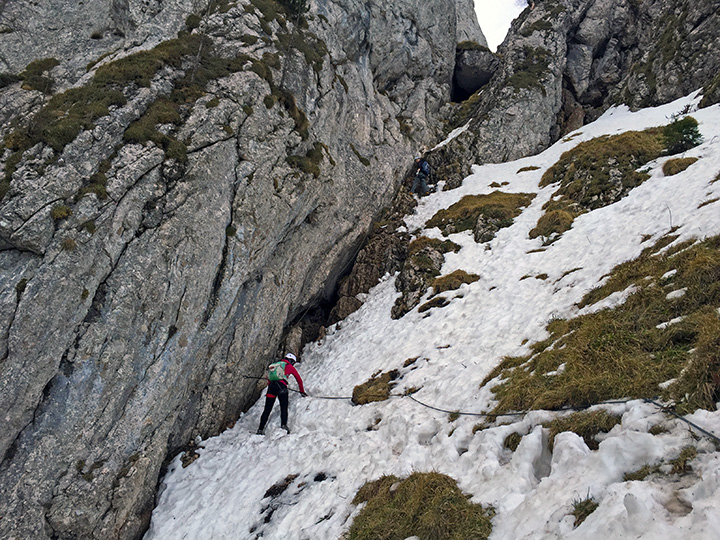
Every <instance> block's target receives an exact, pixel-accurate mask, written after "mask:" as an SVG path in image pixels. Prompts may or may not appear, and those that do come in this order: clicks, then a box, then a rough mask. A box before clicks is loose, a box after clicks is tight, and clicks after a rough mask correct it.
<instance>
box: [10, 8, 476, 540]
mask: <svg viewBox="0 0 720 540" xmlns="http://www.w3.org/2000/svg"><path fill="white" fill-rule="evenodd" d="M4 5H5V6H6V10H5V11H4V12H3V16H4V17H6V18H7V17H9V15H10V14H17V13H21V10H20V8H27V9H30V10H31V11H32V9H37V10H38V14H40V15H42V17H39V18H38V19H37V20H36V21H32V22H31V21H29V20H28V21H24V22H25V23H27V24H28V25H36V24H37V26H32V30H33V32H34V33H35V34H36V35H34V36H33V37H32V39H31V40H30V41H29V43H30V44H31V47H30V49H31V50H33V51H36V52H37V51H40V50H42V51H45V50H47V51H49V52H52V54H53V55H57V56H58V58H59V59H61V60H62V63H61V65H60V66H58V67H57V68H54V70H53V72H52V75H54V76H56V77H57V78H58V79H60V80H62V81H64V82H68V81H71V80H74V77H73V76H71V75H72V74H73V73H77V71H78V68H79V66H82V69H84V66H85V64H86V63H87V61H88V59H93V58H96V57H97V55H98V53H100V52H101V51H103V52H105V51H106V49H104V48H102V47H100V44H101V43H102V42H104V40H106V39H107V40H115V39H117V45H118V47H120V46H121V45H122V47H126V46H128V45H129V43H130V42H129V41H128V40H132V42H133V43H135V42H138V41H141V42H142V46H141V48H142V49H144V50H147V51H150V52H149V54H150V55H152V54H155V53H153V52H152V51H151V49H150V46H149V43H150V42H151V41H153V42H154V41H155V40H156V41H160V40H161V39H163V38H165V37H168V36H174V35H175V33H176V32H177V31H178V30H179V29H181V27H182V26H183V23H182V21H184V20H185V18H186V17H187V14H188V12H189V11H191V10H192V9H198V6H197V4H196V3H193V2H185V3H183V2H180V1H176V2H173V1H167V2H147V1H144V2H134V1H132V0H127V1H116V2H112V3H110V5H109V6H108V3H107V2H99V1H98V2H85V6H84V7H83V8H82V10H83V11H82V12H81V11H79V10H80V9H81V8H78V7H77V5H75V4H74V3H71V2H57V3H53V4H52V5H51V6H50V7H47V6H46V7H38V6H35V5H34V4H31V5H26V4H25V3H21V2H19V1H18V2H15V3H7V4H4ZM257 5H258V6H260V5H262V4H261V3H258V4H257ZM51 7H52V10H51ZM11 8H12V9H11ZM31 8H32V9H31ZM225 8H227V9H225ZM13 10H15V11H13ZM53 10H54V11H53ZM87 10H90V11H91V12H92V13H93V14H94V16H96V20H98V21H101V28H100V29H99V30H98V31H102V32H103V36H104V37H103V39H102V40H100V39H94V38H91V39H93V41H89V40H88V36H86V35H85V30H80V31H78V32H79V34H78V35H74V36H73V35H71V34H72V32H71V31H70V29H71V28H81V29H82V28H85V26H82V25H80V24H79V23H78V25H76V26H73V24H75V23H77V22H78V21H80V20H83V21H84V19H82V18H83V17H84V18H86V19H87V21H90V18H89V17H88V15H87V13H90V11H87ZM185 10H187V11H185ZM65 11H67V13H65ZM61 12H62V15H60V14H59V13H61ZM23 13H27V12H23ZM53 13H55V14H56V17H55V19H56V20H55V23H54V24H55V25H56V26H57V29H56V28H55V26H52V27H49V26H47V25H46V24H45V23H46V22H47V21H50V20H52V19H53V15H52V14H53ZM81 14H82V17H81ZM13 16H15V15H13ZM307 19H308V28H307V29H305V30H300V31H298V32H297V35H296V36H295V38H296V39H297V41H296V44H295V46H293V47H291V48H290V49H289V52H288V48H287V46H286V45H284V44H285V43H287V41H282V40H283V39H285V40H287V39H288V37H289V36H290V37H292V36H293V35H294V32H293V26H292V23H291V22H289V20H288V18H286V17H285V16H282V17H281V16H277V17H276V16H274V15H272V14H269V13H264V12H263V11H262V10H261V9H260V8H259V7H253V6H251V4H250V3H249V2H247V1H241V2H238V3H237V5H234V3H228V4H227V5H226V6H225V5H224V7H223V9H218V10H217V11H214V12H208V14H206V15H205V16H204V17H203V18H202V20H201V23H200V26H199V27H198V28H197V29H196V30H195V31H194V33H195V34H196V35H197V34H198V33H203V34H204V35H205V36H206V37H207V38H208V39H209V41H205V42H204V43H203V47H207V48H208V49H206V50H212V52H213V54H214V55H215V56H214V58H216V59H234V60H233V62H235V63H233V64H232V65H233V66H234V67H233V68H232V69H231V70H230V72H229V73H223V74H222V75H221V76H211V77H209V82H207V84H205V86H204V89H203V90H204V93H203V94H202V95H200V94H198V95H194V94H192V96H194V97H186V98H185V100H184V101H182V102H178V101H175V102H172V103H175V105H173V106H172V107H175V108H172V107H170V106H169V105H168V103H169V102H171V98H172V95H170V92H171V91H172V89H173V88H174V87H177V86H176V85H177V84H178V81H179V80H181V79H182V78H183V77H186V76H188V75H189V76H191V77H197V78H200V76H201V75H202V73H201V72H200V71H199V70H198V67H197V66H198V65H197V63H194V61H193V58H194V55H188V56H187V57H186V58H185V59H184V60H182V62H180V61H178V62H176V63H173V62H175V60H173V58H174V57H173V56H172V55H169V56H167V57H164V58H166V59H165V60H163V62H164V63H163V64H162V67H161V68H160V69H158V70H157V71H156V72H154V73H155V74H154V75H153V76H152V78H151V82H150V83H149V85H148V86H144V85H143V84H142V81H141V80H140V79H138V78H135V79H133V80H134V81H140V82H129V83H127V84H125V85H124V86H120V90H121V91H122V94H123V96H124V99H123V100H119V101H118V102H117V103H116V104H114V105H111V106H110V107H109V109H108V110H107V113H108V114H104V115H103V114H100V116H99V117H98V118H95V119H94V120H93V121H92V122H91V125H89V126H85V128H84V129H81V130H80V132H79V134H78V135H77V136H76V137H73V138H72V142H69V143H67V144H63V145H59V144H58V146H60V148H58V147H54V146H51V145H50V144H46V143H43V142H35V143H33V145H32V146H31V147H29V148H27V149H25V150H24V151H23V150H20V151H14V149H13V148H12V147H8V149H6V150H5V152H4V154H3V155H2V160H1V161H0V164H1V165H2V169H0V173H1V174H3V175H5V177H6V180H5V181H3V184H2V185H3V186H5V187H6V188H7V192H6V194H5V195H4V196H3V197H2V198H1V199H0V250H1V251H0V314H1V315H0V418H2V423H3V429H2V430H0V461H1V463H0V515H2V520H0V537H2V538H8V539H11V538H14V539H21V538H22V539H26V538H32V539H43V538H58V539H71V538H72V539H76V538H87V539H94V538H97V539H103V540H105V539H134V538H138V537H139V536H140V535H141V534H142V532H143V531H144V529H145V527H146V526H147V523H148V521H149V515H150V511H151V509H152V506H153V502H154V501H153V497H154V491H155V486H156V483H157V480H158V477H159V474H160V470H161V466H162V463H163V461H164V460H165V459H166V457H167V456H168V455H173V454H174V453H176V452H177V451H178V450H179V449H181V448H182V447H184V446H185V445H187V444H188V443H189V442H190V441H192V440H194V439H195V438H196V437H197V436H200V437H206V436H209V435H212V434H216V433H218V432H219V431H221V430H222V429H223V428H224V426H226V425H227V424H228V423H229V422H231V421H233V420H234V419H235V418H236V417H237V415H238V414H239V412H240V411H241V410H243V408H245V407H246V406H247V405H248V404H249V403H250V402H251V400H252V399H253V396H256V395H257V394H256V391H257V390H256V385H255V382H254V381H252V382H250V381H248V380H246V379H243V375H244V374H250V375H259V374H260V373H261V372H262V370H263V369H264V366H265V365H266V364H267V363H268V361H269V360H271V359H272V358H273V357H274V355H275V354H276V352H277V349H278V345H279V344H280V343H281V342H282V341H283V338H284V335H285V333H286V331H287V326H288V324H289V323H290V322H291V321H293V320H294V319H295V318H296V317H297V315H298V314H299V313H301V312H303V311H304V309H305V308H306V307H307V306H309V305H312V304H313V303H314V302H316V301H318V300H319V299H321V298H323V297H325V296H327V295H329V293H330V292H331V290H332V289H333V286H334V283H335V282H336V281H337V278H338V276H339V275H340V274H341V272H342V271H343V270H344V268H345V266H346V264H347V262H348V260H349V259H350V258H351V257H352V256H353V254H354V251H355V249H356V247H357V244H358V241H359V239H360V237H361V236H362V235H363V234H364V233H365V232H366V231H367V230H368V228H369V226H370V223H371V221H372V219H373V217H374V216H375V215H376V213H377V212H378V209H379V208H382V207H383V206H386V205H387V204H388V203H389V202H390V201H391V200H392V197H393V195H394V193H395V191H396V189H397V187H398V185H399V181H400V178H401V176H402V173H403V172H404V171H405V169H406V168H407V167H408V165H409V160H410V159H411V158H412V155H413V154H414V152H415V146H416V145H417V144H422V143H425V144H428V143H430V142H431V141H433V140H434V139H435V137H436V136H437V135H438V133H437V132H436V131H435V130H436V129H437V128H436V126H438V125H439V124H440V122H438V121H436V118H435V115H436V114H437V111H438V110H439V108H440V105H442V104H444V103H446V102H447V100H448V99H449V91H450V82H451V77H452V73H453V64H454V58H455V45H456V43H457V37H456V20H457V16H456V11H455V2H454V0H435V1H433V2H427V1H422V2H421V1H417V0H402V1H399V2H398V1H393V2H389V1H388V2H373V3H366V2H360V1H357V0H341V1H340V0H336V1H330V0H317V1H315V2H313V3H312V9H311V12H310V14H309V15H308V17H307ZM41 21H45V22H42V24H41ZM17 24H20V23H19V22H18V23H17ZM48 24H49V23H48ZM88 24H89V23H88ZM17 28H18V30H16V31H15V32H13V33H10V34H0V39H1V40H2V41H0V52H2V53H3V55H4V56H5V57H8V58H9V57H10V56H12V54H11V53H12V51H13V50H14V49H13V47H14V46H15V45H12V43H14V42H12V40H11V38H12V39H15V38H18V37H19V36H20V35H21V32H22V33H23V34H25V33H27V32H28V31H29V30H30V28H29V27H28V28H25V27H22V26H18V27H17ZM48 28H49V29H48ZM115 28H119V29H120V30H119V32H116V33H122V34H124V36H125V37H117V36H116V37H105V36H112V35H113V32H114V29H115ZM61 29H65V30H61ZM86 30H87V31H88V32H94V31H95V29H94V27H93V28H90V27H87V28H86ZM478 30H479V29H478ZM65 31H66V32H67V35H66V33H63V32H65ZM108 32H109V33H108ZM58 33H60V34H61V35H59V34H58ZM131 36H132V37H131ZM141 36H146V37H147V39H145V38H142V37H141ZM183 39H185V40H187V39H189V37H188V36H185V37H184V38H183ZM8 40H9V41H8ZM276 40H277V41H276ZM51 42H52V43H54V44H55V45H54V46H55V47H56V48H55V49H46V47H47V46H48V44H49V43H51ZM113 43H115V42H113ZM96 46H97V47H100V48H94V47H96ZM103 47H104V45H103ZM129 52H134V51H133V50H128V51H120V50H119V51H118V56H121V55H123V54H127V53H129ZM166 52H167V51H166ZM201 52H202V51H200V50H198V55H197V58H200V53H201ZM33 54H36V53H32V52H27V58H20V59H15V60H13V62H16V64H12V62H11V63H10V64H9V65H11V67H13V68H17V66H22V65H24V64H26V63H27V61H29V60H30V59H32V58H31V57H32V56H33ZM45 55H46V54H45V52H43V53H42V54H41V56H45ZM128 58H129V59H130V60H131V61H134V59H138V58H147V57H128ZM153 58H155V57H153ZM219 62H220V60H217V63H219ZM117 65H120V64H117ZM123 65H124V66H131V65H136V64H132V63H127V64H123ZM142 65H143V66H145V65H146V64H142ZM215 65H217V64H215ZM283 68H286V69H283ZM123 69H125V68H123ZM133 69H134V68H133ZM121 71H122V70H121V69H120V68H117V71H116V72H113V73H115V75H114V76H120V75H118V74H119V73H120V72H121ZM122 73H126V72H125V71H122ZM63 74H66V75H67V76H66V77H65V78H63V77H64V75H63ZM93 75H94V72H93V73H90V74H88V75H87V76H84V77H82V79H81V81H80V83H79V87H80V86H82V85H85V87H87V85H88V84H90V80H91V78H92V77H93ZM123 76H124V75H123ZM75 78H76V77H75ZM281 80H282V81H283V88H282V89H281V88H279V84H280V81H281ZM113 88H115V87H113ZM64 95H67V94H64ZM190 95H191V94H188V96H190ZM163 96H165V97H166V98H167V99H165V100H163V99H160V98H162V97H163ZM168 96H169V97H168ZM288 96H292V97H288ZM293 98H294V99H293ZM0 100H3V104H4V105H6V107H3V109H2V113H1V114H2V115H3V127H2V130H3V131H2V135H11V136H16V135H17V134H18V133H22V129H24V126H28V125H29V126H30V128H32V125H33V124H29V121H30V119H32V118H34V116H33V115H34V114H36V113H37V111H38V108H39V107H40V106H41V105H42V103H43V102H46V99H45V98H43V96H42V95H41V94H40V93H39V92H37V91H32V90H23V89H21V88H20V85H18V84H14V85H11V86H9V87H7V88H5V89H3V90H2V91H1V93H0ZM295 104H296V105H297V108H295ZM168 107H170V108H168ZM57 116H58V115H55V116H53V118H56V117H57ZM138 119H143V122H145V123H142V122H141V123H140V124H133V122H135V121H136V120H138ZM305 119H306V120H307V122H305ZM14 121H17V122H14ZM51 125H55V126H56V125H57V124H51ZM131 125H133V129H135V130H136V131H135V132H136V133H137V132H138V131H140V132H141V133H144V134H145V136H146V137H147V139H142V138H141V139H140V140H141V142H133V141H134V140H137V139H133V138H132V137H129V135H128V132H127V130H128V127H130V126H131ZM30 128H28V129H30ZM141 128H142V129H141ZM18 130H19V131H18ZM143 130H144V131H143ZM48 133H49V132H48ZM53 133H54V134H55V135H57V132H53ZM63 133H65V132H60V134H63ZM409 135H412V137H413V138H412V139H411V138H410V137H409ZM43 136H48V135H47V133H46V134H45V135H43ZM136 136H137V135H136ZM11 138H12V137H11ZM153 140H155V141H157V142H152V141H153ZM18 144H20V143H18ZM20 148H24V147H22V146H20ZM185 156H186V157H185ZM8 180H9V183H8ZM296 342H297V336H295V337H293V338H292V339H290V338H289V337H288V339H286V340H285V343H286V346H291V347H298V346H299V345H298V344H297V343H296Z"/></svg>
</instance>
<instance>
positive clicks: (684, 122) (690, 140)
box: [663, 116, 702, 155]
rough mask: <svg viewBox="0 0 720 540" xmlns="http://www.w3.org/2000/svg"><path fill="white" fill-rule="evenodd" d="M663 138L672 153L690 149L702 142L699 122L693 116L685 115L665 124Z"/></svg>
mask: <svg viewBox="0 0 720 540" xmlns="http://www.w3.org/2000/svg"><path fill="white" fill-rule="evenodd" d="M663 138H664V140H665V146H666V147H667V153H668V154H670V155H672V154H679V153H680V152H685V151H686V150H690V149H691V148H693V147H695V146H697V145H698V144H700V143H701V142H702V135H701V134H700V130H699V129H698V122H697V120H695V119H694V118H693V117H692V116H685V117H684V118H680V119H677V120H675V121H674V122H671V123H670V124H668V125H667V126H665V127H664V128H663Z"/></svg>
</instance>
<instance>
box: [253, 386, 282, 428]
mask: <svg viewBox="0 0 720 540" xmlns="http://www.w3.org/2000/svg"><path fill="white" fill-rule="evenodd" d="M267 393H268V394H273V395H276V396H277V399H278V400H280V424H281V425H283V426H285V425H287V421H288V389H287V387H286V386H285V385H284V384H282V383H279V382H275V381H273V382H271V383H270V386H268V389H267ZM274 405H275V398H274V397H270V396H268V395H266V396H265V409H263V412H262V415H260V427H259V428H258V429H261V430H263V429H265V424H267V421H268V418H270V411H272V408H273V406H274Z"/></svg>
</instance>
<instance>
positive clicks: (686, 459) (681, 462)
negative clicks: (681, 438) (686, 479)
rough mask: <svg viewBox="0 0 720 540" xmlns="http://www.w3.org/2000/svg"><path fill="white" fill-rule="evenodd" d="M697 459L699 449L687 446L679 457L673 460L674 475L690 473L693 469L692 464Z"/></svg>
mask: <svg viewBox="0 0 720 540" xmlns="http://www.w3.org/2000/svg"><path fill="white" fill-rule="evenodd" d="M696 457H697V448H695V447H694V446H686V447H685V448H683V449H682V450H681V451H680V454H679V455H678V457H676V458H675V459H673V460H672V461H671V462H670V463H671V464H672V470H671V473H672V474H685V473H687V472H689V471H690V470H691V469H692V467H691V466H690V462H691V461H692V460H694V459H695V458H696Z"/></svg>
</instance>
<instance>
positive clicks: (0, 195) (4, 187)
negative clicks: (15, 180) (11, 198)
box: [0, 180, 10, 201]
mask: <svg viewBox="0 0 720 540" xmlns="http://www.w3.org/2000/svg"><path fill="white" fill-rule="evenodd" d="M8 191H10V182H9V181H8V180H2V181H0V201H1V200H3V199H4V198H5V195H7V192H8Z"/></svg>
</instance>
